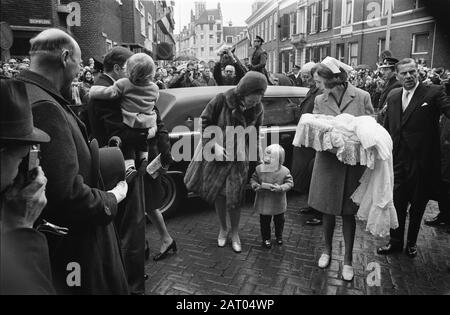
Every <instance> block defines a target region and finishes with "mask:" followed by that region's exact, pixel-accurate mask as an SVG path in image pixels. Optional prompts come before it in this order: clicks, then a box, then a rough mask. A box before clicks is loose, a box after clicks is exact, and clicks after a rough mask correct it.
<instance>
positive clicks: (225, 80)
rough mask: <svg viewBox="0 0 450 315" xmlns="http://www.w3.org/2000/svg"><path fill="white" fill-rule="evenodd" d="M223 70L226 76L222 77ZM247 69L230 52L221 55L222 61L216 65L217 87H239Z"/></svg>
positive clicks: (214, 72) (214, 74) (215, 78)
mask: <svg viewBox="0 0 450 315" xmlns="http://www.w3.org/2000/svg"><path fill="white" fill-rule="evenodd" d="M222 70H223V72H224V74H225V75H222ZM246 72H247V69H246V68H245V67H244V65H243V64H242V63H241V62H240V61H239V59H238V58H236V57H235V56H234V54H233V52H231V51H230V50H225V51H223V52H222V53H221V55H220V60H219V61H218V62H216V63H215V64H214V68H213V76H214V80H215V81H216V83H217V85H237V84H238V83H239V81H241V79H242V78H243V77H244V75H245V73H246Z"/></svg>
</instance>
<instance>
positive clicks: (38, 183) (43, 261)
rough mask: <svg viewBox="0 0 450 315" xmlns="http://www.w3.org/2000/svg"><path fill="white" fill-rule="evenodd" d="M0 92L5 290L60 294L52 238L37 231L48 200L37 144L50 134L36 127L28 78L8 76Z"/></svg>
mask: <svg viewBox="0 0 450 315" xmlns="http://www.w3.org/2000/svg"><path fill="white" fill-rule="evenodd" d="M0 91H1V95H2V106H1V107H0V109H1V111H0V113H1V115H0V166H1V172H0V175H1V181H0V201H1V216H0V217H1V222H0V233H1V235H0V249H1V256H0V258H1V263H0V294H54V293H55V291H54V289H53V286H52V280H51V272H50V259H49V254H48V246H47V240H46V238H45V236H44V235H43V234H41V233H40V232H38V231H37V230H35V229H33V225H34V224H35V221H36V220H37V219H38V217H39V216H40V214H41V212H42V209H43V208H44V207H45V205H46V204H47V199H46V197H45V187H46V184H47V179H46V177H45V175H44V172H43V171H42V168H41V167H40V166H39V160H38V159H37V153H38V151H37V150H36V148H35V147H34V146H33V145H35V144H39V143H45V142H49V141H50V137H49V136H48V135H47V134H46V133H45V132H43V131H42V130H39V129H37V128H34V126H33V118H32V115H31V107H30V103H29V101H28V98H27V94H26V90H25V85H24V84H23V83H22V82H19V81H15V80H10V79H7V78H6V77H2V78H1V80H0Z"/></svg>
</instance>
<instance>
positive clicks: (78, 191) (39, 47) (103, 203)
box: [18, 29, 128, 294]
mask: <svg viewBox="0 0 450 315" xmlns="http://www.w3.org/2000/svg"><path fill="white" fill-rule="evenodd" d="M30 44H31V50H30V55H31V67H30V70H26V71H24V72H22V73H21V74H20V75H19V76H18V79H19V80H20V81H23V82H25V83H26V88H27V94H28V97H29V98H30V103H31V107H32V111H33V118H34V122H35V124H36V126H37V127H38V128H40V129H42V130H44V131H45V132H47V133H48V134H49V135H50V136H51V138H52V141H51V142H49V143H46V144H43V145H42V146H41V152H42V168H43V170H44V171H45V174H46V176H47V177H48V184H47V198H48V205H47V206H46V208H45V209H44V211H43V212H42V218H43V219H45V220H47V221H50V222H52V223H55V224H58V225H60V226H64V227H67V228H69V233H68V234H67V235H65V236H64V237H62V238H61V239H60V240H58V241H57V242H49V247H50V254H51V255H50V257H51V266H52V274H53V276H54V285H55V288H56V290H57V292H58V293H64V294H128V285H127V278H126V274H125V270H124V266H123V261H122V257H121V252H120V247H119V242H118V239H117V232H116V229H115V226H114V222H113V220H114V218H115V216H116V214H117V209H118V204H119V203H120V202H121V201H122V200H123V199H124V198H125V197H126V194H127V191H128V186H127V183H126V182H125V181H120V182H119V183H118V184H117V185H116V186H115V187H114V188H113V189H111V190H110V191H104V184H103V183H102V182H103V181H102V178H101V176H100V175H99V173H100V172H99V169H98V167H97V166H96V164H97V163H96V161H98V159H97V157H98V148H97V149H96V148H95V145H94V144H95V142H94V143H89V142H88V135H87V132H86V127H85V125H84V124H83V123H82V122H81V121H80V120H79V118H78V117H77V116H76V115H75V114H74V113H73V112H72V110H71V109H70V107H69V102H68V101H67V100H66V99H64V97H63V96H62V95H61V92H62V91H65V90H66V88H67V87H70V85H71V83H72V81H73V79H74V78H75V77H76V76H77V75H78V73H79V71H80V63H81V49H80V47H79V45H78V43H77V42H76V41H75V40H74V39H73V37H71V36H70V35H69V34H67V33H65V32H64V31H62V30H59V29H46V30H44V31H42V32H41V33H39V34H38V35H37V36H36V37H34V38H33V39H31V41H30ZM74 264H76V265H77V266H79V268H78V269H75V270H73V267H71V266H73V265H74ZM68 270H69V271H68ZM71 271H74V272H75V273H71ZM69 275H72V276H74V277H75V279H76V280H77V281H75V284H73V285H72V284H71V283H70V282H67V278H68V276H69Z"/></svg>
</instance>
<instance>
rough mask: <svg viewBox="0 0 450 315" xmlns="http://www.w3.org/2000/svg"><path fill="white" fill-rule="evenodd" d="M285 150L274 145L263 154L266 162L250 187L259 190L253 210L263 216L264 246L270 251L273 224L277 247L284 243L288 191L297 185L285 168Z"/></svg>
mask: <svg viewBox="0 0 450 315" xmlns="http://www.w3.org/2000/svg"><path fill="white" fill-rule="evenodd" d="M284 159H285V152H284V149H283V148H282V147H281V146H280V145H278V144H272V145H270V146H268V147H267V148H266V150H265V151H264V160H263V163H262V164H260V165H258V166H257V167H256V170H255V172H254V173H253V175H252V178H251V180H250V184H251V186H252V189H253V190H255V191H256V198H255V204H254V207H255V209H256V210H258V212H259V214H260V216H259V217H260V225H261V236H262V240H263V243H262V245H263V246H264V247H266V248H271V247H272V244H271V240H270V239H271V228H270V225H271V221H272V217H273V221H274V225H275V237H276V242H277V244H278V245H282V244H283V228H284V213H285V212H286V208H287V200H286V192H287V191H289V190H290V189H292V187H293V186H294V182H293V179H292V176H291V173H290V171H289V169H288V168H287V167H285V166H283V163H284Z"/></svg>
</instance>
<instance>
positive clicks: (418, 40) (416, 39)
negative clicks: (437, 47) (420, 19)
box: [412, 33, 430, 54]
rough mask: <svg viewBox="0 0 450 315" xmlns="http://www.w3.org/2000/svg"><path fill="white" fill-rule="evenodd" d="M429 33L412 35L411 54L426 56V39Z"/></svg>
mask: <svg viewBox="0 0 450 315" xmlns="http://www.w3.org/2000/svg"><path fill="white" fill-rule="evenodd" d="M429 35H430V34H429V33H421V34H413V47H412V53H413V54H427V53H428V47H429V45H428V38H429Z"/></svg>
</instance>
